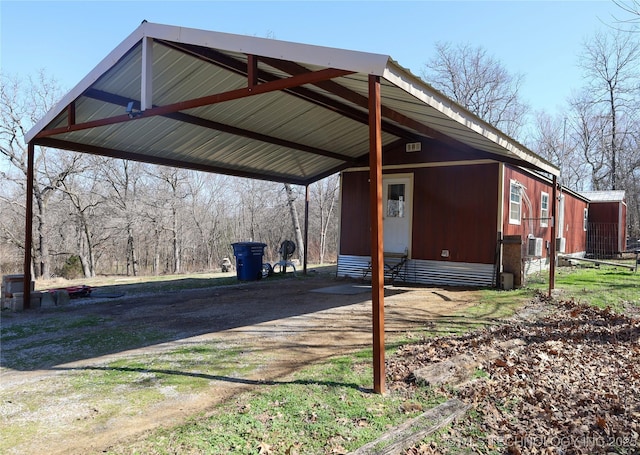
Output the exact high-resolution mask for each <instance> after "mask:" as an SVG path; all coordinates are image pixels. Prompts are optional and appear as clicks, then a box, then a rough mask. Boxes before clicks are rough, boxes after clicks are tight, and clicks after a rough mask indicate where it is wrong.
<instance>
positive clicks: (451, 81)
mask: <svg viewBox="0 0 640 455" xmlns="http://www.w3.org/2000/svg"><path fill="white" fill-rule="evenodd" d="M435 51H436V54H435V56H434V57H432V58H431V59H430V60H429V61H428V62H427V63H426V64H425V67H424V69H423V71H422V77H423V78H424V79H425V81H427V82H428V83H429V84H431V85H432V86H433V87H434V88H435V89H437V90H439V91H441V92H442V93H444V94H445V95H447V96H448V97H449V98H451V99H453V100H454V101H456V102H457V103H458V104H460V105H462V106H463V107H465V108H466V109H468V110H470V111H471V112H473V113H474V114H476V115H477V116H478V117H480V118H482V119H483V120H485V121H487V122H488V123H490V124H492V125H494V126H495V127H497V128H499V129H501V130H502V131H504V132H505V133H507V134H509V135H511V136H513V137H517V135H518V133H519V131H520V129H521V127H522V126H523V124H524V120H525V117H526V114H527V112H528V111H529V107H528V106H527V104H525V103H524V102H523V101H522V100H521V99H520V96H519V92H520V87H521V85H522V82H523V80H524V76H523V75H521V74H511V73H509V72H508V71H507V70H506V69H505V67H504V66H503V65H502V64H501V63H500V61H498V60H497V59H496V58H494V57H492V56H490V55H489V54H487V51H486V50H485V49H483V48H482V47H480V46H472V45H471V44H468V43H467V44H458V45H453V44H451V43H442V42H438V43H436V45H435Z"/></svg>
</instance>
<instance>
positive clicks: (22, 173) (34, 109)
mask: <svg viewBox="0 0 640 455" xmlns="http://www.w3.org/2000/svg"><path fill="white" fill-rule="evenodd" d="M0 78H1V80H2V85H1V86H0V115H1V121H0V156H2V157H4V158H5V160H6V168H7V169H8V170H6V171H2V177H3V178H5V179H7V180H11V181H12V183H13V184H14V185H15V186H17V187H18V188H20V190H21V193H22V194H23V195H24V194H26V184H27V145H26V144H25V143H24V136H25V134H26V133H27V131H28V129H29V128H30V127H31V126H32V125H33V124H35V122H36V121H37V120H38V119H39V118H40V117H41V116H42V115H44V113H45V112H47V111H48V110H49V109H50V108H51V107H52V106H53V105H54V103H55V102H56V101H57V100H58V98H59V97H60V92H61V91H60V89H59V87H58V85H57V83H56V81H55V80H54V79H51V78H48V77H47V76H46V74H45V73H44V72H40V74H39V75H38V79H37V80H33V79H28V81H27V83H26V85H25V84H24V83H23V82H21V81H20V80H19V79H18V78H17V77H8V76H6V75H0ZM37 152H38V153H37V154H36V158H35V162H34V181H33V198H34V208H35V220H34V221H35V226H34V227H35V233H36V242H35V252H34V253H35V254H34V255H33V258H34V264H32V266H33V269H34V270H33V272H34V275H33V276H34V277H36V278H37V277H48V276H49V275H50V274H51V270H50V254H49V232H48V229H49V226H48V224H49V219H48V204H49V201H50V199H51V197H52V195H53V194H54V192H55V191H57V190H58V189H60V188H61V186H62V185H63V182H64V181H65V179H67V178H68V177H69V176H70V175H72V174H73V173H75V172H77V167H78V165H79V162H80V155H78V154H74V153H70V152H61V151H56V150H51V149H49V150H45V149H44V148H38V149H37ZM14 202H15V203H16V204H18V205H20V206H21V208H23V207H24V206H23V205H21V204H22V202H17V201H14ZM5 234H6V232H5ZM21 247H22V248H23V249H24V244H23V243H22V242H21Z"/></svg>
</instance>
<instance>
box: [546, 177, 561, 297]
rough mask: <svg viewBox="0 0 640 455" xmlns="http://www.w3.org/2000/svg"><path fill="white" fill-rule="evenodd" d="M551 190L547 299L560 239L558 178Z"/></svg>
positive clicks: (554, 277)
mask: <svg viewBox="0 0 640 455" xmlns="http://www.w3.org/2000/svg"><path fill="white" fill-rule="evenodd" d="M552 185H553V188H552V189H551V200H552V201H553V204H551V229H549V230H550V231H551V244H550V245H549V297H551V291H553V289H555V287H556V252H557V251H556V238H557V237H562V232H563V229H564V228H563V227H562V226H558V225H557V223H556V219H557V216H556V214H557V206H558V177H556V176H555V175H554V176H553V182H552Z"/></svg>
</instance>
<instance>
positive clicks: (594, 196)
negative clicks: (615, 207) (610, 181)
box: [581, 190, 625, 202]
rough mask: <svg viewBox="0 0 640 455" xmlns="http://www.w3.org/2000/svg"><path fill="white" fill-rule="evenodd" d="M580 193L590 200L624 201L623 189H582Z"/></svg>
mask: <svg viewBox="0 0 640 455" xmlns="http://www.w3.org/2000/svg"><path fill="white" fill-rule="evenodd" d="M581 194H582V195H583V196H584V197H586V198H587V199H589V200H590V201H592V202H624V198H625V192H624V190H606V191H582V192H581Z"/></svg>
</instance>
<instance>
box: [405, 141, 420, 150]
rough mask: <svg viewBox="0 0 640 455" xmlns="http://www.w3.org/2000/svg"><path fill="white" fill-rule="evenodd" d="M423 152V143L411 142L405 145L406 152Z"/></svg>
mask: <svg viewBox="0 0 640 455" xmlns="http://www.w3.org/2000/svg"><path fill="white" fill-rule="evenodd" d="M421 150H422V143H421V142H409V143H408V144H407V145H405V151H406V152H407V153H411V152H420V151H421Z"/></svg>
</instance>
